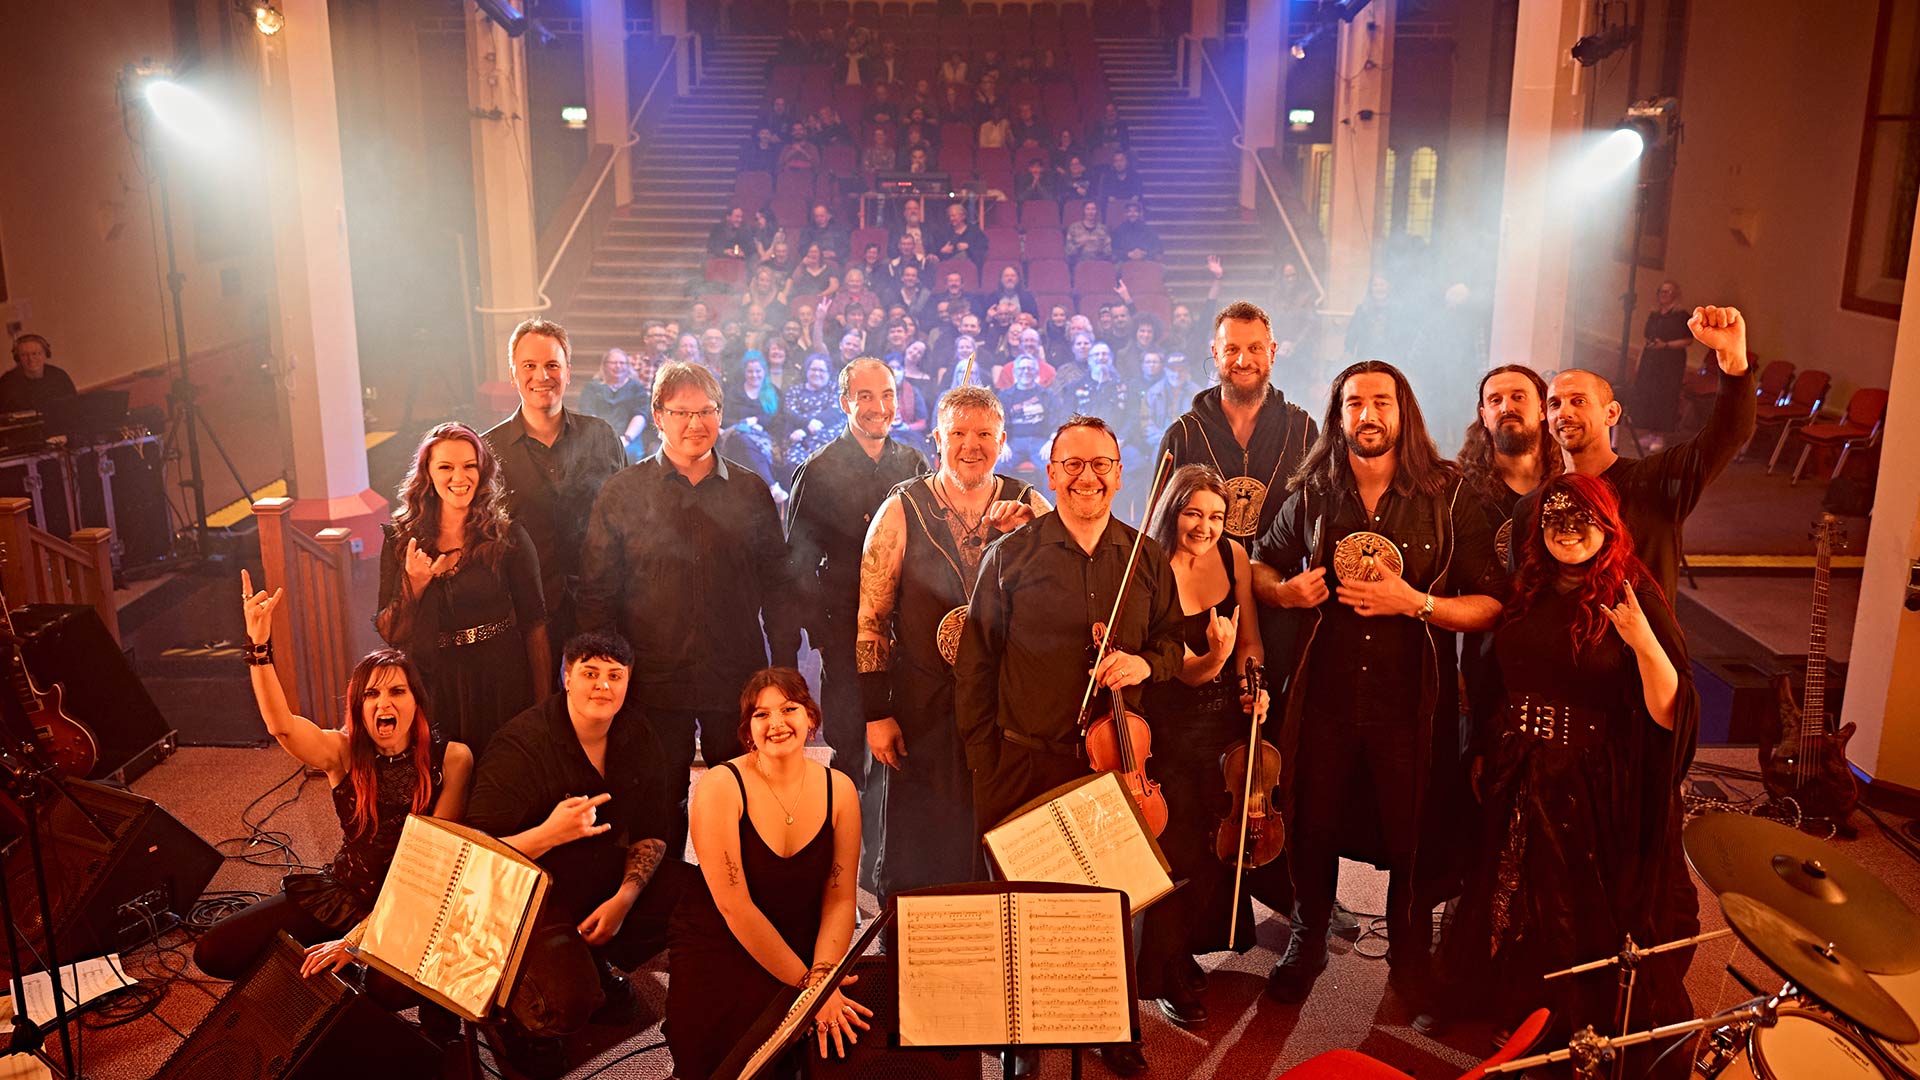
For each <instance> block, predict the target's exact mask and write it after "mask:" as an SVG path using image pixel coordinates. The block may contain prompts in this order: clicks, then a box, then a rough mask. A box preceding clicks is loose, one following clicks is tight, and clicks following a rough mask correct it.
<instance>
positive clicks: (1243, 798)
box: [1227, 656, 1266, 949]
mask: <svg viewBox="0 0 1920 1080" xmlns="http://www.w3.org/2000/svg"><path fill="white" fill-rule="evenodd" d="M1246 672H1247V685H1248V686H1249V687H1250V688H1251V689H1252V691H1253V708H1252V709H1250V710H1248V711H1249V712H1251V713H1252V714H1253V724H1252V726H1251V727H1249V728H1248V729H1247V777H1246V781H1245V783H1244V784H1243V786H1242V787H1241V789H1240V846H1239V847H1238V848H1237V849H1235V851H1234V856H1233V907H1232V908H1230V909H1228V910H1230V911H1231V912H1232V913H1233V915H1232V917H1231V918H1230V919H1228V920H1227V948H1229V949H1231V948H1233V947H1234V945H1235V944H1236V942H1235V940H1234V939H1235V938H1237V937H1238V936H1239V934H1240V889H1241V884H1242V882H1244V881H1245V880H1246V876H1247V820H1248V819H1249V818H1251V817H1252V816H1253V771H1254V768H1255V766H1256V764H1257V762H1258V761H1259V758H1258V757H1256V756H1255V755H1256V754H1257V753H1258V752H1259V747H1260V722H1261V721H1262V720H1265V719H1266V716H1265V715H1264V712H1263V710H1262V709H1261V708H1260V681H1261V680H1260V667H1259V665H1257V664H1255V663H1254V662H1253V657H1251V656H1249V657H1247V664H1246Z"/></svg>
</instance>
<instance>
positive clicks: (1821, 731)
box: [1760, 513, 1860, 821]
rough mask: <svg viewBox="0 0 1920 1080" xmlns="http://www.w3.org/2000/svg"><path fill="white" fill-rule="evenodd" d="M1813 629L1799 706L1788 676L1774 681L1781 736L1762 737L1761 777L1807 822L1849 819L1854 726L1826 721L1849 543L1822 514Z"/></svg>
mask: <svg viewBox="0 0 1920 1080" xmlns="http://www.w3.org/2000/svg"><path fill="white" fill-rule="evenodd" d="M1813 538H1814V541H1815V543H1816V548H1815V555H1814V564H1813V623H1812V626H1811V628H1810V630H1809V633H1808V637H1807V682H1806V687H1805V689H1804V690H1803V691H1802V693H1801V696H1800V701H1799V703H1798V704H1796V703H1795V702H1794V698H1793V686H1792V683H1791V681H1790V680H1789V678H1788V677H1787V676H1786V675H1780V676H1777V677H1776V678H1775V680H1774V682H1775V685H1776V686H1777V687H1778V689H1779V692H1780V726H1779V730H1778V731H1773V732H1762V735H1761V741H1760V776H1761V779H1762V780H1764V781H1765V783H1766V787H1767V794H1768V795H1770V796H1772V797H1773V798H1774V799H1775V800H1785V799H1789V798H1790V799H1792V800H1794V801H1795V802H1796V803H1798V804H1799V805H1800V812H1801V815H1802V816H1803V817H1808V818H1824V819H1828V820H1832V821H1839V820H1842V819H1844V818H1845V817H1846V816H1847V815H1848V814H1849V813H1851V812H1852V811H1853V807H1854V804H1855V803H1857V802H1859V801H1860V789H1859V787H1858V786H1857V784H1856V783H1855V782H1854V778H1853V769H1852V767H1851V766H1849V765H1848V764H1847V741H1848V740H1850V739H1852V738H1853V732H1854V725H1852V724H1847V725H1846V726H1844V727H1842V728H1840V729H1839V730H1838V731H1834V730H1832V729H1831V727H1830V724H1829V721H1828V718H1827V593H1828V566H1829V564H1830V563H1831V561H1832V556H1833V545H1834V543H1835V542H1836V541H1840V542H1844V541H1845V539H1846V537H1845V533H1844V526H1842V525H1841V523H1840V519H1839V518H1837V517H1835V516H1834V515H1832V514H1825V513H1823V514H1821V515H1820V520H1819V522H1817V523H1816V524H1815V525H1814V527H1813Z"/></svg>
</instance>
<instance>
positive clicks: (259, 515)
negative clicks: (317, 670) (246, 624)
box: [253, 498, 324, 726]
mask: <svg viewBox="0 0 1920 1080" xmlns="http://www.w3.org/2000/svg"><path fill="white" fill-rule="evenodd" d="M291 509H293V500H292V499H288V498H271V499H257V500H255V501H254V504H253V516H254V518H255V519H257V520H258V521H259V523H260V562H261V571H262V575H263V576H264V578H265V580H264V581H258V582H255V583H254V585H255V587H256V588H260V589H265V590H266V591H267V592H269V593H271V592H272V591H273V590H275V589H281V588H291V586H292V571H291V569H290V568H289V567H288V564H287V560H288V555H289V553H288V544H287V535H286V529H287V511H289V510H291ZM292 599H293V598H292V597H282V598H281V601H280V606H279V607H277V608H275V609H274V612H273V639H274V640H275V641H277V642H279V643H280V649H281V656H280V658H279V660H278V661H277V662H276V663H275V664H274V665H273V672H274V674H276V675H278V676H280V689H281V691H282V692H283V693H285V694H286V695H287V701H288V702H290V703H293V705H294V708H296V709H297V708H299V707H300V706H299V704H298V702H299V701H300V675H299V668H300V663H299V655H298V653H299V649H300V644H299V642H297V641H295V640H294V630H293V605H292V604H291V603H290V601H291V600H292ZM323 726H324V725H323Z"/></svg>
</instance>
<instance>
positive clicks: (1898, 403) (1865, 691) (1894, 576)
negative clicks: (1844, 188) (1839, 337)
mask: <svg viewBox="0 0 1920 1080" xmlns="http://www.w3.org/2000/svg"><path fill="white" fill-rule="evenodd" d="M1915 238H1916V239H1920V232H1916V237H1915ZM1887 393H1888V397H1887V422H1886V427H1885V429H1884V430H1885V432H1886V434H1885V435H1884V436H1883V437H1882V439H1881V443H1880V478H1879V481H1878V483H1877V486H1876V487H1875V490H1874V496H1873V531H1872V533H1871V534H1870V535H1869V536H1868V539H1867V560H1866V568H1865V571H1864V573H1863V574H1862V575H1861V578H1860V610H1859V612H1858V614H1857V615H1856V616H1855V618H1854V622H1853V652H1852V655H1851V656H1850V658H1849V662H1848V665H1847V694H1846V702H1845V705H1844V707H1843V709H1842V711H1841V714H1840V719H1841V720H1842V721H1844V722H1847V723H1852V724H1857V725H1859V727H1860V731H1859V733H1858V734H1857V735H1855V736H1854V737H1853V743H1852V746H1851V747H1850V752H1849V754H1848V756H1849V757H1851V758H1852V759H1853V763H1854V764H1855V765H1857V766H1859V767H1860V768H1861V769H1862V770H1864V771H1865V772H1866V773H1867V774H1868V775H1870V776H1872V777H1873V779H1874V782H1875V783H1876V784H1880V783H1887V784H1891V785H1895V786H1897V787H1899V788H1903V789H1905V790H1906V791H1907V792H1909V793H1911V792H1916V791H1920V723H1916V722H1915V717H1916V716H1920V674H1916V673H1917V672H1920V612H1914V611H1908V610H1907V609H1906V607H1905V605H1904V601H1905V599H1906V590H1907V571H1908V568H1909V567H1910V566H1912V564H1913V561H1914V560H1915V559H1920V470H1917V469H1914V468H1913V467H1912V463H1913V462H1915V461H1920V246H1916V247H1915V248H1914V250H1913V253H1912V254H1911V255H1909V257H1908V259H1907V286H1906V291H1905V294H1904V295H1903V296H1902V297H1901V306H1900V332H1899V336H1898V337H1896V338H1895V339H1894V345H1893V376H1892V379H1891V381H1890V382H1889V383H1888V384H1887Z"/></svg>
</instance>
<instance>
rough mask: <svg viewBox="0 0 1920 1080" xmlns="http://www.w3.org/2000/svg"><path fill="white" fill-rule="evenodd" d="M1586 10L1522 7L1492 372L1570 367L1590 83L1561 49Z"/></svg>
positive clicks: (1573, 1) (1552, 3) (1548, 0)
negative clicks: (1578, 180)
mask: <svg viewBox="0 0 1920 1080" xmlns="http://www.w3.org/2000/svg"><path fill="white" fill-rule="evenodd" d="M1585 6H1586V4H1585V2H1584V0H1542V2H1540V3H1527V4H1521V5H1520V11H1519V26H1518V29H1517V32H1516V34H1515V39H1514V58H1513V105H1512V108H1511V110H1510V111H1509V113H1508V118H1507V163H1506V172H1505V177H1506V178H1505V186H1504V187H1503V189H1502V190H1503V192H1504V195H1503V197H1502V202H1501V207H1500V240H1499V253H1498V255H1497V257H1496V258H1497V262H1496V267H1495V271H1494V281H1493V332H1492V337H1491V342H1490V347H1489V361H1490V362H1491V363H1493V364H1496V365H1497V364H1530V365H1532V366H1533V367H1536V368H1539V369H1541V370H1543V371H1545V370H1559V369H1562V368H1565V367H1569V366H1571V361H1572V336H1573V335H1572V329H1571V324H1570V322H1569V321H1568V319H1567V279H1568V275H1569V271H1570V269H1571V265H1572V258H1573V250H1574V236H1575V230H1576V228H1577V223H1576V220H1575V215H1574V214H1573V213H1572V212H1571V210H1572V204H1571V196H1570V192H1569V190H1568V187H1569V177H1570V174H1571V173H1572V171H1573V170H1572V169H1571V168H1570V166H1571V164H1572V162H1573V158H1574V155H1577V154H1578V153H1579V152H1580V148H1581V135H1582V134H1583V131H1584V128H1583V110H1584V109H1585V102H1586V88H1587V87H1589V86H1591V79H1583V78H1581V73H1580V69H1579V66H1578V65H1577V64H1575V63H1574V61H1573V59H1572V57H1571V56H1570V55H1569V51H1570V50H1571V49H1572V48H1573V43H1574V41H1575V40H1576V38H1577V37H1578V36H1579V33H1580V18H1581V14H1582V9H1583V8H1584V7H1585Z"/></svg>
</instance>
